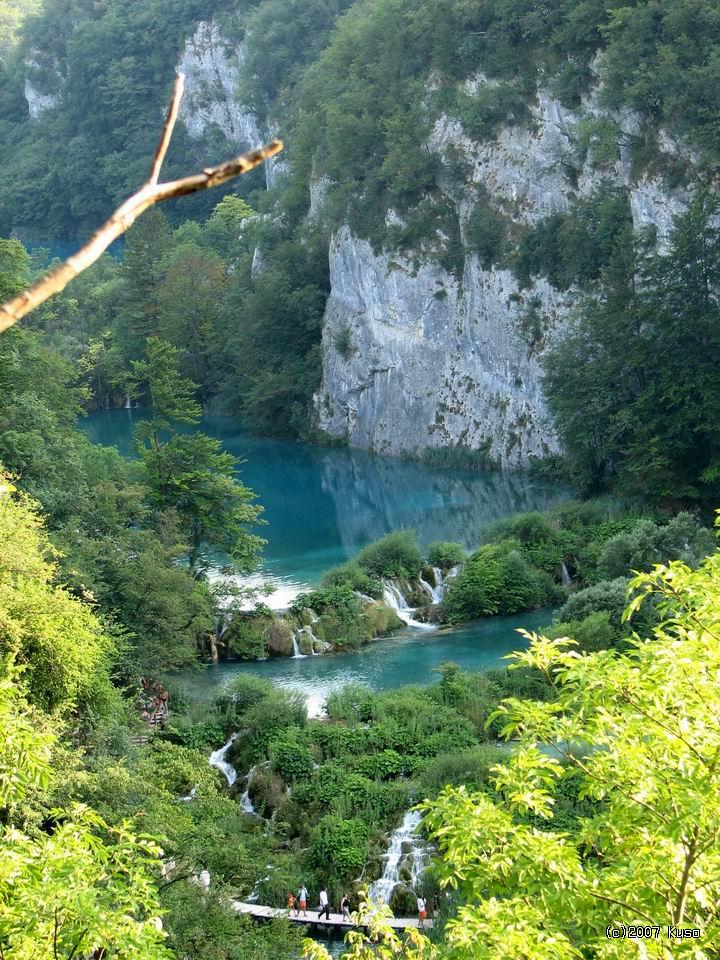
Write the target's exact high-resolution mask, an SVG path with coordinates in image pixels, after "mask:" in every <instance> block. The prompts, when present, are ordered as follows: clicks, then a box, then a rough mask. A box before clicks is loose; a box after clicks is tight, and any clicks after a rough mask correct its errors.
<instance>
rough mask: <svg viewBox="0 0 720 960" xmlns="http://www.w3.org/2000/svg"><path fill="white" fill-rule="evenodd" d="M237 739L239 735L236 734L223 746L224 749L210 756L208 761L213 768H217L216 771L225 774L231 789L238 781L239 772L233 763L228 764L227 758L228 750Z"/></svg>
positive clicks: (221, 748)
mask: <svg viewBox="0 0 720 960" xmlns="http://www.w3.org/2000/svg"><path fill="white" fill-rule="evenodd" d="M236 737H237V733H234V734H233V735H232V736H231V737H230V739H229V740H228V742H227V743H225V744H223V746H222V747H220V748H219V749H218V750H215V751H213V753H211V754H210V759H209V760H208V763H209V764H210V766H211V767H215V769H216V770H219V771H220V772H221V773H222V774H223V776H224V777H225V779H226V780H227V782H228V786H229V787H232V786H233V784H234V783H235V781H236V780H237V770H236V769H235V767H234V766H233V765H232V764H231V763H228V762H227V760H226V759H225V757H226V756H227V753H228V750H229V749H230V747H231V746H232V745H233V743H234V742H235V738H236Z"/></svg>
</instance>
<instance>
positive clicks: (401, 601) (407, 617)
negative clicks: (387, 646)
mask: <svg viewBox="0 0 720 960" xmlns="http://www.w3.org/2000/svg"><path fill="white" fill-rule="evenodd" d="M383 599H384V601H385V603H386V604H387V605H388V606H389V607H391V608H392V609H393V610H394V611H395V613H396V614H397V615H398V617H399V618H400V620H402V622H403V623H404V624H406V625H407V626H408V627H418V629H420V630H435V629H436V628H435V625H434V624H432V623H421V622H420V621H419V620H415V618H414V617H413V614H414V613H415V608H414V607H409V606H408V605H407V602H406V600H405V597H404V596H403V595H402V593H401V592H400V590H399V589H398V587H397V586H396V585H395V584H394V583H393V582H392V581H391V580H383Z"/></svg>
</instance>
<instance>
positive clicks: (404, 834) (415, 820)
mask: <svg viewBox="0 0 720 960" xmlns="http://www.w3.org/2000/svg"><path fill="white" fill-rule="evenodd" d="M421 819H422V817H421V814H420V813H418V811H417V810H409V811H408V812H407V813H406V814H405V816H404V817H403V821H402V823H401V824H400V826H399V827H398V828H397V830H395V832H394V833H393V834H392V835H391V836H390V846H389V847H388V851H387V853H386V855H385V869H384V870H383V872H382V876H381V877H380V879H379V880H375V881H374V882H373V883H371V884H370V887H369V889H368V896H369V897H370V899H371V900H379V901H381V902H382V903H390V897H391V896H392V892H393V890H394V889H395V887H396V886H397V885H398V883H402V882H403V881H402V880H401V879H400V869H401V867H402V862H403V859H407V857H408V856H409V855H410V854H411V855H412V861H411V864H410V876H411V879H412V885H413V886H416V884H417V882H418V880H419V879H420V875H421V874H422V872H423V870H424V869H425V865H426V863H427V858H428V851H427V845H426V844H425V842H424V841H423V840H422V838H421V837H420V836H419V835H418V832H417V828H418V826H419V825H420V820H421ZM406 845H409V846H410V854H407V853H404V852H403V847H404V846H406Z"/></svg>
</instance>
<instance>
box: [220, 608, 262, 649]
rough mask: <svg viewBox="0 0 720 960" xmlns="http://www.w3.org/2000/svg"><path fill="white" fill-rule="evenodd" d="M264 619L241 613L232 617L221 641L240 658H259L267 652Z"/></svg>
mask: <svg viewBox="0 0 720 960" xmlns="http://www.w3.org/2000/svg"><path fill="white" fill-rule="evenodd" d="M266 626H267V621H266V620H264V619H263V620H258V619H250V618H248V617H246V616H245V615H243V614H238V615H236V616H235V617H234V618H233V621H232V623H231V624H230V626H229V627H228V629H227V630H226V631H225V635H224V637H223V641H224V642H225V643H226V644H227V645H228V649H229V650H231V651H232V652H233V653H234V654H235V656H237V657H240V659H241V660H261V659H263V658H264V657H266V656H267V654H268V649H267V642H266V639H265V628H266Z"/></svg>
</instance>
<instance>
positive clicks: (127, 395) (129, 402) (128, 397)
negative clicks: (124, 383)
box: [125, 393, 132, 410]
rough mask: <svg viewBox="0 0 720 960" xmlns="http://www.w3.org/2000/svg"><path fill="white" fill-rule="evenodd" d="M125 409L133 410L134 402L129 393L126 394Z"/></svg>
mask: <svg viewBox="0 0 720 960" xmlns="http://www.w3.org/2000/svg"><path fill="white" fill-rule="evenodd" d="M125 409H126V410H132V400H131V399H130V394H129V393H128V394H126V396H125Z"/></svg>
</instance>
